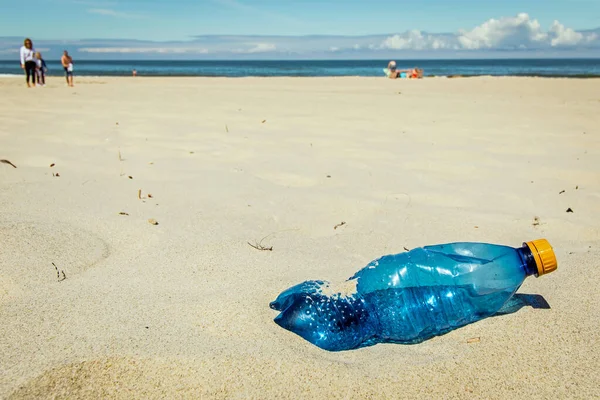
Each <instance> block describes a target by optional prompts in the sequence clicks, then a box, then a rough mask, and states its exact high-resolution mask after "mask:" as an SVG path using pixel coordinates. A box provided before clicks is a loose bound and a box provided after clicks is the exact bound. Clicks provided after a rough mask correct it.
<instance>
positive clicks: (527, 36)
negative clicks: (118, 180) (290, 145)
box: [0, 0, 600, 58]
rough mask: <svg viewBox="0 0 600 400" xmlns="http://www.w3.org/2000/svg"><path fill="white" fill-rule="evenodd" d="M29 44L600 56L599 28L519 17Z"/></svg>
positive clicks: (123, 50) (7, 50) (108, 49)
mask: <svg viewBox="0 0 600 400" xmlns="http://www.w3.org/2000/svg"><path fill="white" fill-rule="evenodd" d="M214 1H219V2H223V3H224V4H227V5H228V6H232V5H233V4H235V6H237V5H240V6H241V7H247V6H246V5H245V3H239V0H214ZM238 3H239V4H238ZM248 3H249V2H248ZM98 7H99V8H94V9H91V10H93V12H95V13H97V14H100V15H106V16H107V17H122V18H125V15H126V14H123V13H120V12H119V11H115V9H114V8H111V7H104V8H102V7H100V6H98ZM129 17H131V16H128V18H129ZM34 41H35V43H36V45H39V46H43V47H49V48H51V49H52V51H51V52H50V53H52V52H59V51H62V49H64V48H67V49H73V50H75V49H76V48H78V50H79V51H80V52H82V53H88V54H91V53H95V54H101V53H108V54H110V53H112V54H115V55H117V54H122V55H126V54H132V55H135V54H138V55H139V58H144V56H146V57H148V58H150V57H153V56H156V55H164V57H163V58H168V56H169V55H181V58H185V57H186V56H188V55H189V56H190V58H208V57H203V55H205V54H209V55H210V57H214V58H227V57H236V56H239V57H241V56H242V55H246V56H248V55H251V56H256V57H257V58H272V57H285V58H312V57H314V58H322V57H327V56H330V57H332V58H340V57H345V56H349V57H351V58H376V57H385V58H387V57H392V56H394V54H397V53H404V54H410V56H414V57H418V56H419V54H423V55H427V56H429V55H434V54H436V52H439V54H451V55H453V56H454V55H455V54H456V53H457V52H460V53H462V54H465V55H466V54H467V53H468V54H470V55H473V57H476V56H477V55H478V54H488V55H491V54H493V53H494V52H495V51H509V52H512V54H513V55H515V54H517V53H518V54H524V55H525V54H526V52H528V51H529V52H531V54H534V53H536V54H539V55H542V54H544V52H547V53H549V54H550V53H552V54H554V55H558V54H559V52H563V51H566V50H569V51H575V52H578V53H579V54H584V53H585V54H587V53H589V56H592V57H594V56H598V55H600V29H599V30H590V31H575V30H574V29H572V28H569V27H566V26H564V25H563V24H561V23H560V22H558V21H555V22H554V23H552V24H551V25H550V26H547V27H542V26H541V24H540V23H539V22H538V21H537V20H536V19H534V18H531V17H530V16H529V15H528V14H524V13H522V14H518V15H516V16H513V17H503V18H499V19H490V20H488V21H486V22H484V23H482V24H480V25H478V26H476V27H474V28H472V29H470V30H461V31H459V32H456V33H443V34H440V33H428V32H424V31H420V30H412V31H407V32H404V33H397V34H392V35H367V36H340V35H338V36H328V35H312V36H272V35H254V36H244V35H203V36H194V37H192V38H190V40H179V41H170V42H159V41H149V40H125V39H87V40H72V41H69V40H67V41H63V40H39V41H38V40H37V39H35V38H34ZM21 45H22V39H21V38H14V37H6V38H2V37H0V54H1V55H2V57H3V58H8V57H10V55H9V54H14V51H16V50H15V49H18V48H19V47H20V46H21ZM36 47H37V46H36ZM4 54H6V55H4ZM502 54H508V53H506V52H503V53H502ZM565 54H566V53H565ZM90 57H92V56H91V55H90ZM124 57H126V56H124ZM132 57H133V56H132ZM92 58H93V57H92Z"/></svg>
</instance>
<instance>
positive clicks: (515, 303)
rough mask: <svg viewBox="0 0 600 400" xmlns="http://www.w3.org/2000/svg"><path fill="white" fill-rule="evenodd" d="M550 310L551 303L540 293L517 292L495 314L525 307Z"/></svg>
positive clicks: (515, 310)
mask: <svg viewBox="0 0 600 400" xmlns="http://www.w3.org/2000/svg"><path fill="white" fill-rule="evenodd" d="M527 306H529V307H532V308H534V309H542V310H549V309H550V308H551V307H550V304H548V302H547V301H546V299H544V297H543V296H541V295H539V294H523V293H517V294H515V295H514V296H513V297H512V298H511V299H510V300H509V301H508V302H507V303H506V304H505V305H504V306H503V307H502V308H501V309H500V310H499V311H498V312H497V313H496V314H494V316H498V315H507V314H512V313H515V312H517V311H519V310H520V309H521V308H523V307H527Z"/></svg>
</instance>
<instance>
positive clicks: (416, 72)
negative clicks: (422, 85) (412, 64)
mask: <svg viewBox="0 0 600 400" xmlns="http://www.w3.org/2000/svg"><path fill="white" fill-rule="evenodd" d="M389 78H390V79H396V78H410V79H421V78H423V70H422V69H420V68H412V69H398V70H396V71H395V72H394V73H391V74H390V75H389Z"/></svg>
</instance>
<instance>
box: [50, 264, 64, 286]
mask: <svg viewBox="0 0 600 400" xmlns="http://www.w3.org/2000/svg"><path fill="white" fill-rule="evenodd" d="M52 265H54V269H55V270H56V279H58V281H59V282H62V281H64V280H65V279H67V276H66V275H65V271H63V270H62V269H61V270H60V272H59V271H58V267H57V266H56V264H54V263H52ZM61 274H62V277H61V276H60V275H61Z"/></svg>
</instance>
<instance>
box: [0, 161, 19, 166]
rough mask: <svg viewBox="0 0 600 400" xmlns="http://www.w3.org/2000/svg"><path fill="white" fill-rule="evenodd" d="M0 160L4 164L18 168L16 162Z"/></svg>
mask: <svg viewBox="0 0 600 400" xmlns="http://www.w3.org/2000/svg"><path fill="white" fill-rule="evenodd" d="M0 162H1V163H3V164H8V165H11V166H12V167H13V168H17V166H16V165H15V164H13V163H11V162H10V161H8V160H0Z"/></svg>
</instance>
